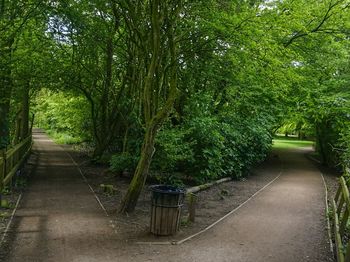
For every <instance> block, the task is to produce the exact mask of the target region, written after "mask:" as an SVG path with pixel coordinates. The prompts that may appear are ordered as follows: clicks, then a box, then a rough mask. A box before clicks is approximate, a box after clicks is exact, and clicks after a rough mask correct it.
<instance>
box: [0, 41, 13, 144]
mask: <svg viewBox="0 0 350 262" xmlns="http://www.w3.org/2000/svg"><path fill="white" fill-rule="evenodd" d="M13 42H14V39H11V40H10V41H7V43H6V44H4V45H2V43H0V51H1V57H0V94H1V97H0V150H1V149H4V148H6V147H7V145H8V144H9V143H10V127H9V113H10V100H11V94H12V78H11V77H12V76H11V74H12V72H11V59H12V45H13Z"/></svg>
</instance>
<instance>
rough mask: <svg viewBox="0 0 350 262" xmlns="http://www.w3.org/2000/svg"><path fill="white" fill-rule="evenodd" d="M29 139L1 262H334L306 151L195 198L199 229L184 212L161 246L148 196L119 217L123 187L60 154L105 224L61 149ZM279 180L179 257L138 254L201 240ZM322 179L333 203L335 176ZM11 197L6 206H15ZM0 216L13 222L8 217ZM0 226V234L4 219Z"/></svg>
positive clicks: (177, 251) (171, 250)
mask: <svg viewBox="0 0 350 262" xmlns="http://www.w3.org/2000/svg"><path fill="white" fill-rule="evenodd" d="M35 136H36V137H35V139H36V140H37V143H36V146H35V147H34V156H35V155H36V156H38V158H39V160H40V163H39V164H38V163H36V161H33V159H31V160H30V162H29V163H30V165H31V166H35V167H36V168H35V169H34V170H33V178H32V179H31V180H30V183H29V186H28V188H27V190H26V192H25V193H24V195H23V199H22V201H21V203H20V205H19V209H18V211H17V212H16V215H15V217H14V222H13V223H12V226H11V228H10V231H9V234H8V236H7V237H6V238H5V242H4V243H2V246H1V249H0V260H1V261H116V260H115V257H116V256H117V257H119V259H118V261H131V260H132V261H161V260H164V259H165V258H167V261H333V258H332V254H331V252H330V251H329V243H328V242H327V241H328V238H327V230H326V222H325V219H324V201H323V198H324V190H323V185H322V180H321V176H320V173H319V171H318V170H317V169H316V168H315V166H314V164H312V163H310V162H309V161H308V160H306V158H305V157H304V154H305V153H308V152H310V150H311V149H310V148H301V149H298V150H296V149H293V150H287V152H286V151H283V150H280V149H279V150H277V151H276V152H274V153H273V154H272V156H271V157H270V158H269V159H268V160H267V161H266V162H265V163H263V164H262V165H260V166H259V167H258V168H256V169H254V170H253V171H252V174H251V175H249V176H248V177H246V178H245V179H243V180H241V181H231V182H228V183H224V184H221V185H218V186H214V187H212V188H210V189H208V190H205V191H202V192H199V193H198V206H197V209H196V214H197V216H196V222H195V223H188V222H187V208H186V205H185V208H184V212H183V216H182V226H181V230H180V232H179V233H178V234H177V235H176V237H161V238H160V237H154V236H152V235H151V234H150V233H148V231H149V229H148V228H149V216H150V215H149V210H150V192H149V191H148V190H147V189H146V190H144V192H143V193H142V195H141V198H140V201H139V204H138V206H137V209H136V212H135V213H134V214H130V215H127V216H121V215H118V214H117V212H116V210H117V208H118V204H119V202H120V200H121V197H122V195H123V193H124V192H125V191H126V189H127V185H128V182H129V178H128V177H120V176H115V175H114V174H113V173H111V172H109V171H108V169H107V168H106V167H103V166H98V167H96V166H93V165H91V164H89V161H87V160H88V159H87V158H86V156H85V155H83V154H80V153H78V152H75V151H72V150H70V148H66V150H67V151H69V152H70V154H71V155H72V156H73V158H74V160H75V161H76V162H77V163H78V164H79V166H80V168H81V170H82V171H83V173H84V175H85V176H86V178H87V180H88V183H89V184H90V185H91V186H92V188H93V189H94V191H95V192H96V194H97V195H98V197H99V199H101V202H102V204H103V205H104V207H105V208H106V210H107V213H108V217H107V216H106V215H105V214H104V213H103V211H102V209H101V208H100V207H99V206H98V204H97V201H96V200H95V199H94V197H93V195H92V192H91V191H89V188H88V187H87V186H86V184H84V183H83V179H82V178H81V176H80V175H79V172H78V170H77V169H76V167H75V166H74V164H73V163H72V162H71V160H70V158H69V156H68V155H67V154H65V153H64V151H63V150H62V148H61V147H59V146H57V145H55V144H54V143H52V141H51V140H50V139H49V138H47V136H46V135H45V134H42V133H37V134H36V135H35ZM45 151H46V153H45ZM295 165H297V166H295ZM281 170H282V176H281V177H280V178H278V179H277V180H276V182H274V183H273V184H272V185H270V186H269V187H267V188H266V189H265V190H263V191H262V192H261V194H259V195H257V196H255V197H254V198H253V199H252V201H250V202H249V203H247V205H245V206H243V207H242V208H241V209H239V210H238V211H237V213H235V214H232V215H231V216H230V217H228V218H227V219H225V220H224V221H222V222H221V223H220V224H218V225H217V226H215V227H214V228H212V229H210V230H208V231H207V232H205V233H204V234H202V235H201V236H199V237H197V238H194V239H193V240H191V241H189V242H186V243H184V244H183V245H181V246H179V247H177V246H168V245H166V246H164V245H162V246H158V245H138V244H136V242H138V241H144V242H155V241H156V242H162V241H169V240H180V239H183V238H185V237H187V236H189V235H192V234H194V233H196V232H198V231H200V230H202V229H203V228H205V227H206V226H208V225H209V224H211V223H213V222H214V221H216V220H217V219H219V218H220V217H222V216H224V215H225V214H227V213H228V212H230V211H231V210H233V209H234V208H236V207H237V206H239V205H240V204H241V203H243V202H244V201H246V200H247V199H248V198H249V197H251V196H252V195H253V194H254V193H255V192H257V191H258V190H259V189H261V188H262V187H264V186H265V185H266V184H267V183H269V182H270V181H271V180H273V179H274V178H275V177H276V176H278V175H279V174H280V172H281ZM322 172H323V173H324V174H325V179H326V182H327V185H328V187H329V188H330V193H331V194H332V193H333V192H334V188H335V187H336V180H335V176H334V175H333V173H332V172H330V171H327V170H326V171H325V170H322ZM100 184H112V185H114V187H115V188H116V189H117V190H116V193H115V194H110V195H108V194H106V193H104V192H103V191H102V189H101V187H100ZM146 188H147V187H146ZM15 196H16V195H12V196H11V199H10V202H11V203H12V205H14V203H15V201H16V197H15ZM8 197H10V196H8ZM0 212H2V214H3V213H4V212H7V213H11V209H8V210H0ZM3 217H5V219H4V218H3V219H1V220H0V221H1V222H0V227H1V229H3V228H5V224H6V223H7V222H8V218H9V216H3ZM282 258H283V259H282ZM281 259H282V260H281ZM164 261H165V260H164Z"/></svg>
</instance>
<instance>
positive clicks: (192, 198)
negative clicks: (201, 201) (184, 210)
mask: <svg viewBox="0 0 350 262" xmlns="http://www.w3.org/2000/svg"><path fill="white" fill-rule="evenodd" d="M196 202H197V196H196V195H195V194H193V193H190V194H189V203H188V220H189V221H190V222H192V223H193V222H194V221H195V217H196Z"/></svg>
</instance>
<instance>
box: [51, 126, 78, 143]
mask: <svg viewBox="0 0 350 262" xmlns="http://www.w3.org/2000/svg"><path fill="white" fill-rule="evenodd" d="M46 133H47V134H48V135H49V136H50V137H51V138H52V139H53V140H54V142H55V143H57V144H65V145H73V144H79V143H81V142H82V139H81V138H80V137H74V136H71V135H69V134H66V133H57V132H54V131H50V130H46Z"/></svg>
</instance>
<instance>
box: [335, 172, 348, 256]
mask: <svg viewBox="0 0 350 262" xmlns="http://www.w3.org/2000/svg"><path fill="white" fill-rule="evenodd" d="M332 208H333V226H334V240H335V249H336V250H335V253H336V257H337V261H338V262H349V261H350V244H349V241H348V240H345V237H344V236H345V234H346V227H347V224H348V221H349V216H350V197H349V189H348V186H347V183H346V181H345V178H344V177H341V178H340V179H339V188H338V190H337V193H336V195H335V197H334V199H333V201H332Z"/></svg>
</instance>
